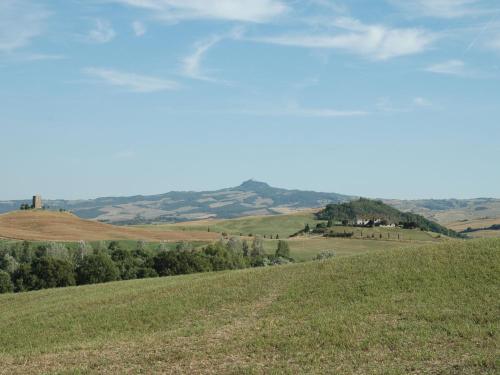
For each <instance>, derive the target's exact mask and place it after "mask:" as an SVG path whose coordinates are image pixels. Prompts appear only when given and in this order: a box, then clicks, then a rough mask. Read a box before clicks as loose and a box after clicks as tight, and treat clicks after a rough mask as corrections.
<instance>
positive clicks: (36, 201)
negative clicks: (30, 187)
mask: <svg viewBox="0 0 500 375" xmlns="http://www.w3.org/2000/svg"><path fill="white" fill-rule="evenodd" d="M32 206H33V208H34V209H35V210H38V209H41V208H42V207H43V206H42V196H41V195H34V196H33V205H32Z"/></svg>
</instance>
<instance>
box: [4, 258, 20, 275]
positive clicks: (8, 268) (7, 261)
mask: <svg viewBox="0 0 500 375" xmlns="http://www.w3.org/2000/svg"><path fill="white" fill-rule="evenodd" d="M18 268H19V262H18V261H17V260H16V258H14V257H13V256H12V255H10V254H4V256H3V257H0V269H1V270H4V271H5V272H7V273H9V274H11V275H12V274H13V273H14V272H15V271H16V270H17V269H18Z"/></svg>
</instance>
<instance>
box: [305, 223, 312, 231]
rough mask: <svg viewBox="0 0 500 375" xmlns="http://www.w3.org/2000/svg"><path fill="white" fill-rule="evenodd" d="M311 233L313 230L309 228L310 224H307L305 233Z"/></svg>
mask: <svg viewBox="0 0 500 375" xmlns="http://www.w3.org/2000/svg"><path fill="white" fill-rule="evenodd" d="M310 231H311V228H310V227H309V224H306V226H305V228H304V233H309V232H310Z"/></svg>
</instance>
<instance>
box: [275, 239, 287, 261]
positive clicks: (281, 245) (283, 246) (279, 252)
mask: <svg viewBox="0 0 500 375" xmlns="http://www.w3.org/2000/svg"><path fill="white" fill-rule="evenodd" d="M275 255H276V257H282V258H289V257H290V247H289V246H288V242H286V241H281V240H280V241H278V248H277V249H276V253H275Z"/></svg>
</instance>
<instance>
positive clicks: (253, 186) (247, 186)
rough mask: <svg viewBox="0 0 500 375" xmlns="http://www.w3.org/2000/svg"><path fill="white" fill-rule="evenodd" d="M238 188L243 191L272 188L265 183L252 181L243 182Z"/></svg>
mask: <svg viewBox="0 0 500 375" xmlns="http://www.w3.org/2000/svg"><path fill="white" fill-rule="evenodd" d="M238 187H239V188H240V189H241V190H262V189H269V188H270V187H271V186H269V184H266V183H265V182H261V181H256V180H254V179H250V180H247V181H244V182H242V183H241V185H240V186H238Z"/></svg>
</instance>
